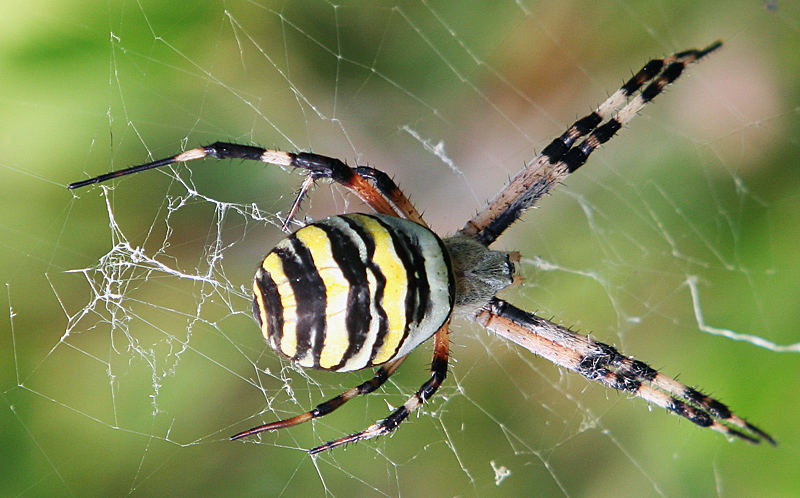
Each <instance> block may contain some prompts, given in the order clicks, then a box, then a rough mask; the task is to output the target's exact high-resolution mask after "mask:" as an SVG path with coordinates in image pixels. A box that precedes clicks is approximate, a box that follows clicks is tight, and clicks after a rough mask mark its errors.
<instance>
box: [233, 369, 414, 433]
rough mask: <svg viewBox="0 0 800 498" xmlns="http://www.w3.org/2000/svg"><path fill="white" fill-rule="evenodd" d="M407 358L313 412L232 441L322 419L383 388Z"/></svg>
mask: <svg viewBox="0 0 800 498" xmlns="http://www.w3.org/2000/svg"><path fill="white" fill-rule="evenodd" d="M405 359H406V357H405V356H402V357H400V358H397V359H396V360H393V361H391V362H389V363H387V364H385V365H384V366H382V367H381V368H379V369H378V371H377V372H375V375H374V376H373V377H372V378H371V379H370V380H368V381H366V382H364V383H363V384H360V385H358V386H356V387H351V388H350V389H348V390H347V391H345V392H343V393H342V394H340V395H338V396H336V397H335V398H331V399H329V400H328V401H326V402H324V403H320V404H319V405H317V406H316V408H314V409H313V410H310V411H307V412H305V413H302V414H300V415H297V416H294V417H291V418H287V419H284V420H279V421H277V422H271V423H269V424H264V425H259V426H258V427H253V428H252V429H248V430H246V431H242V432H240V433H238V434H235V435H233V436H231V438H230V439H231V441H234V440H236V439H241V438H244V437H248V436H252V435H254V434H258V433H260V432H264V431H273V430H276V429H283V428H285V427H292V426H294V425H298V424H302V423H303V422H308V421H309V420H312V419H315V418H319V417H322V416H323V415H327V414H329V413H331V412H332V411H334V410H336V409H337V408H339V407H340V406H342V405H343V404H345V403H347V402H348V401H350V400H351V399H353V398H355V397H356V396H360V395H362V394H369V393H371V392H372V391H374V390H376V389H377V388H379V387H380V386H382V385H383V384H384V383H385V382H386V381H387V380H389V377H391V376H392V374H393V373H395V371H397V369H398V368H399V367H400V364H401V363H403V360H405Z"/></svg>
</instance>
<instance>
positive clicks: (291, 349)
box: [261, 239, 297, 358]
mask: <svg viewBox="0 0 800 498" xmlns="http://www.w3.org/2000/svg"><path fill="white" fill-rule="evenodd" d="M284 240H285V239H284ZM281 242H283V241H281ZM280 245H281V244H278V246H280ZM287 245H288V244H287ZM261 267H262V268H264V270H265V271H266V272H267V273H269V275H270V277H272V280H273V281H274V282H275V285H276V286H277V288H278V295H279V296H280V298H281V306H282V307H283V329H282V330H281V331H280V334H281V336H280V349H281V352H282V353H283V354H285V355H286V356H288V357H289V358H294V356H295V355H296V354H297V334H296V328H297V302H296V300H295V297H294V291H292V287H291V285H290V283H289V279H288V278H286V274H285V273H284V272H283V263H282V262H281V258H279V257H278V255H277V254H275V253H274V252H270V253H269V254H268V255H267V257H266V258H264V261H263V262H262V263H261Z"/></svg>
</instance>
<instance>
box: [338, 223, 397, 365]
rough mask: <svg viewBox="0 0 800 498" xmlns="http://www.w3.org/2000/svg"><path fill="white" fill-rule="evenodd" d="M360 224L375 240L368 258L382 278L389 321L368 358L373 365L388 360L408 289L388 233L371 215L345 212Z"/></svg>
mask: <svg viewBox="0 0 800 498" xmlns="http://www.w3.org/2000/svg"><path fill="white" fill-rule="evenodd" d="M348 217H349V218H351V219H354V220H356V221H357V222H358V223H359V224H360V225H361V226H362V227H364V228H365V229H366V230H367V231H368V232H369V234H370V235H371V236H372V239H373V240H374V242H375V254H374V255H373V256H372V261H373V262H374V263H375V264H376V265H377V266H378V268H380V271H381V273H382V274H383V276H384V277H385V278H386V286H385V287H384V291H383V300H382V303H381V305H382V308H383V311H384V312H385V313H386V318H387V321H388V323H389V326H388V332H387V333H386V335H385V336H384V338H383V344H382V345H381V346H380V348H379V349H378V351H377V352H376V354H375V357H374V358H373V359H372V363H373V364H375V365H378V364H381V363H384V362H386V361H389V360H390V359H391V358H392V356H394V354H395V352H396V351H397V347H398V345H399V344H400V341H401V340H402V339H403V336H404V335H405V329H406V293H407V292H408V275H407V273H406V268H405V266H404V265H403V262H402V261H401V260H400V257H399V256H398V255H397V252H396V251H395V249H394V241H393V240H392V236H391V234H390V233H389V232H388V230H386V228H384V227H383V225H381V224H380V223H378V222H377V221H376V220H374V219H373V218H372V217H369V216H364V215H360V214H351V215H348Z"/></svg>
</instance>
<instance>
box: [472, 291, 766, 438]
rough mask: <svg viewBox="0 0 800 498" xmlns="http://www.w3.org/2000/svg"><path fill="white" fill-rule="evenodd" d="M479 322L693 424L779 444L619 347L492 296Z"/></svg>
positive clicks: (564, 364) (702, 395)
mask: <svg viewBox="0 0 800 498" xmlns="http://www.w3.org/2000/svg"><path fill="white" fill-rule="evenodd" d="M475 321H476V322H478V323H479V324H481V325H483V326H484V327H486V328H487V329H489V330H490V331H492V332H494V333H496V334H497V335H499V336H501V337H504V338H506V339H509V340H511V341H513V342H515V343H517V344H519V345H520V346H522V347H524V348H526V349H528V350H529V351H531V352H533V353H534V354H537V355H539V356H542V357H544V358H546V359H548V360H550V361H551V362H553V363H555V364H556V365H559V366H561V367H564V368H567V369H569V370H572V371H574V372H577V373H579V374H581V375H583V376H584V377H586V378H587V379H589V380H593V381H597V382H600V383H601V384H604V385H606V386H608V387H612V388H614V389H617V390H620V391H624V392H629V393H631V394H634V395H636V396H638V397H640V398H642V399H644V400H645V401H648V402H650V403H652V404H654V405H657V406H660V407H662V408H665V409H666V410H668V411H671V412H673V413H675V414H677V415H680V416H682V417H684V418H686V419H689V420H691V421H692V422H693V423H695V424H697V425H699V426H701V427H708V428H709V429H712V430H714V431H717V432H720V433H722V434H724V435H726V436H730V437H738V438H741V439H744V440H747V441H750V442H752V443H760V442H761V441H762V440H765V441H767V442H769V443H770V444H772V445H775V444H777V443H776V442H775V440H774V439H773V438H772V437H771V436H770V435H769V434H767V433H766V432H764V431H762V430H761V429H759V428H757V427H755V426H753V425H752V424H750V423H749V422H747V421H746V420H744V419H743V418H741V417H739V416H737V415H735V414H733V413H732V412H731V410H730V409H729V408H728V407H727V406H725V405H724V404H722V403H720V402H719V401H717V400H715V399H713V398H711V397H709V396H707V395H705V394H702V393H700V392H699V391H697V390H695V389H693V388H691V387H689V386H686V385H684V384H681V383H680V382H678V381H676V380H675V379H672V378H670V377H668V376H666V375H664V374H662V373H660V372H658V371H657V370H655V369H654V368H652V367H650V366H648V365H647V364H645V363H643V362H641V361H638V360H633V359H631V358H629V357H627V356H624V355H622V354H621V353H619V352H618V351H617V350H616V349H615V348H614V347H612V346H609V345H607V344H604V343H602V342H598V341H595V340H593V339H591V338H590V337H588V336H585V335H581V334H576V333H575V332H572V331H570V330H568V329H566V328H564V327H561V326H559V325H557V324H555V323H553V322H550V321H548V320H545V319H543V318H540V317H538V316H536V315H534V314H533V313H528V312H526V311H523V310H521V309H519V308H517V307H515V306H513V305H511V304H509V303H507V302H505V301H503V300H501V299H498V298H492V300H491V301H490V302H489V304H488V305H487V306H486V307H485V308H484V309H482V310H481V311H479V312H478V313H477V314H476V315H475Z"/></svg>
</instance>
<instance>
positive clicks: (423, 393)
mask: <svg viewBox="0 0 800 498" xmlns="http://www.w3.org/2000/svg"><path fill="white" fill-rule="evenodd" d="M449 326H450V319H448V320H447V321H446V322H445V323H444V325H442V326H441V327H440V328H439V330H438V331H437V332H436V335H435V336H434V346H433V361H432V362H431V378H430V379H428V381H427V382H425V383H424V384H422V386H421V387H420V388H419V389H418V390H417V392H415V393H414V395H413V396H411V397H410V398H408V400H407V401H406V402H405V403H403V405H402V406H401V407H399V408H397V409H396V410H395V411H393V412H392V413H391V414H389V416H388V417H386V418H384V419H383V420H381V421H380V422H377V423H375V424H372V425H371V426H369V427H367V428H366V429H364V430H363V431H361V432H356V433H355V434H350V435H349V436H345V437H342V438H339V439H335V440H333V441H329V442H327V443H325V444H323V445H320V446H317V447H316V448H312V449H310V450H308V453H309V454H311V455H316V454H317V453H320V452H323V451H325V450H329V449H331V448H335V447H337V446H341V445H343V444H347V443H356V442H358V441H364V440H365V439H372V438H374V437H378V436H382V435H384V434H389V433H390V432H392V431H393V430H395V429H396V428H397V426H398V425H400V423H401V422H403V420H405V419H406V418H408V416H409V415H411V413H413V412H414V410H416V409H417V408H419V407H420V406H421V405H422V404H423V403H424V402H425V401H427V400H428V399H430V398H431V397H432V396H433V395H434V394H435V393H436V390H437V389H439V386H440V385H441V384H442V382H444V379H445V377H446V376H447V361H448V358H449V356H450V329H449Z"/></svg>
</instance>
